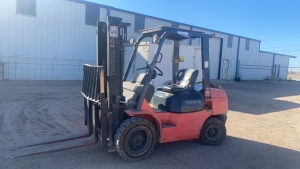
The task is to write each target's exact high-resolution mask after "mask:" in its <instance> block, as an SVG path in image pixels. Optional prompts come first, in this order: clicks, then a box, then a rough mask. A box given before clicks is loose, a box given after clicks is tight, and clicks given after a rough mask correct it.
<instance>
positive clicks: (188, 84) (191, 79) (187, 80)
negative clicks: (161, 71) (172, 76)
mask: <svg viewBox="0 0 300 169" xmlns="http://www.w3.org/2000/svg"><path fill="white" fill-rule="evenodd" d="M198 73H199V70H196V69H181V70H179V71H178V72H177V73H176V81H177V84H178V85H180V86H182V87H184V88H186V89H188V90H193V89H194V85H195V83H196V80H197V77H198Z"/></svg>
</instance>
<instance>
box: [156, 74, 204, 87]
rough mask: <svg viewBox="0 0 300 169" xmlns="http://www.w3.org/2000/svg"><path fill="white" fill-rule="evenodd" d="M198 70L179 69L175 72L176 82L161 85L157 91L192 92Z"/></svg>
mask: <svg viewBox="0 0 300 169" xmlns="http://www.w3.org/2000/svg"><path fill="white" fill-rule="evenodd" d="M198 73H199V70H196V69H181V70H179V71H178V72H177V73H176V84H172V85H163V86H162V87H159V88H158V89H157V90H158V91H164V92H168V93H178V92H192V91H194V85H195V83H196V79H197V77H198Z"/></svg>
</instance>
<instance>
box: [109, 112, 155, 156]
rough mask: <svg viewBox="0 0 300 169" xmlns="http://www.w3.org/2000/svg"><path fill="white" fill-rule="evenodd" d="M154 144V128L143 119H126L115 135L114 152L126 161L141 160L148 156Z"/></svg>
mask: <svg viewBox="0 0 300 169" xmlns="http://www.w3.org/2000/svg"><path fill="white" fill-rule="evenodd" d="M155 144H156V132H155V128H154V126H153V124H152V123H151V122H149V121H148V120H146V119H143V118H129V119H126V120H125V121H124V122H123V123H121V125H120V127H119V128H118V129H117V131H116V134H115V145H116V150H117V152H118V153H119V155H120V156H121V157H122V158H123V159H125V160H126V161H136V160H141V159H142V158H144V157H146V156H147V155H149V154H150V152H151V151H152V150H153V148H154V147H155Z"/></svg>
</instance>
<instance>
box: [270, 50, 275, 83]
mask: <svg viewBox="0 0 300 169" xmlns="http://www.w3.org/2000/svg"><path fill="white" fill-rule="evenodd" d="M274 66H275V53H273V63H272V70H271V78H272V77H273V76H274Z"/></svg>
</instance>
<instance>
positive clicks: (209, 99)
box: [13, 16, 228, 161]
mask: <svg viewBox="0 0 300 169" xmlns="http://www.w3.org/2000/svg"><path fill="white" fill-rule="evenodd" d="M129 26H130V24H129V23H124V22H122V19H121V18H117V17H110V16H109V17H107V22H100V21H98V23H97V35H96V43H97V45H96V47H97V52H96V53H97V57H96V62H97V64H96V66H91V65H84V66H83V70H84V75H83V85H82V91H81V93H82V95H83V97H84V101H83V104H84V117H85V125H86V126H87V134H83V135H77V136H71V137H67V138H63V139H60V140H51V141H46V142H39V143H34V144H30V145H21V146H15V147H14V148H15V149H22V148H25V147H33V146H40V145H47V144H54V143H61V142H66V141H70V140H80V139H81V138H85V137H91V138H92V141H89V142H84V143H80V144H78V145H72V146H70V145H69V146H66V147H60V148H56V149H53V148H51V147H50V148H49V147H48V148H46V149H45V150H42V151H41V150H40V151H38V152H36V151H32V152H27V153H21V154H18V155H15V156H13V157H20V156H28V155H35V154H42V153H48V152H56V151H62V150H68V149H72V148H78V147H84V146H90V145H95V144H97V143H99V144H100V145H102V146H107V148H108V151H109V152H115V151H117V152H118V154H119V155H120V156H121V157H122V158H123V159H125V160H126V161H136V160H141V159H143V158H145V157H146V156H148V155H149V154H150V153H151V151H152V150H153V149H154V147H155V145H156V143H167V142H174V141H182V140H192V139H199V140H200V142H201V143H203V144H207V145H218V144H220V143H221V142H222V141H223V140H224V139H225V136H226V127H225V123H226V120H227V115H226V114H227V112H228V99H227V95H226V93H225V91H224V90H223V89H222V88H221V87H219V86H217V85H215V84H214V83H212V82H210V69H209V65H210V64H209V39H210V38H212V35H209V34H205V33H203V32H197V31H192V30H185V29H178V28H173V27H167V26H160V27H154V28H150V29H145V30H141V31H140V33H141V35H140V37H139V38H138V39H137V40H135V39H134V38H130V41H128V40H127V28H128V27H129ZM149 38H152V42H153V43H155V44H157V49H156V52H155V55H154V57H153V60H152V61H151V63H149V64H147V65H146V66H145V67H140V68H137V69H135V70H133V71H134V75H133V78H132V79H128V78H127V77H128V75H129V73H130V71H131V70H132V69H133V67H132V66H133V63H134V61H135V59H136V56H137V54H136V53H137V49H138V47H139V45H140V43H141V42H142V41H143V40H144V41H145V40H149ZM195 38H200V39H201V51H202V70H196V69H181V70H179V48H180V41H182V40H185V39H195ZM166 40H171V41H173V57H172V62H171V65H170V68H171V67H172V69H171V70H170V71H172V81H173V83H172V84H170V85H163V86H160V87H157V88H155V87H154V86H153V85H151V80H153V79H155V78H156V77H157V76H162V75H163V72H162V71H161V70H160V69H159V67H158V65H159V63H160V62H161V61H162V60H163V59H164V57H163V55H162V54H161V53H160V51H161V48H162V46H163V44H164V42H165V41H166ZM128 43H130V44H131V45H132V46H133V52H132V54H131V57H130V60H129V63H128V65H127V67H126V69H125V67H124V58H125V57H124V54H125V52H124V51H125V47H124V46H125V45H126V44H128ZM162 66H165V65H162ZM199 73H202V77H203V78H202V79H198V81H201V83H196V81H197V77H198V74H199ZM170 78H171V77H170ZM197 85H198V86H199V85H200V86H201V88H202V90H197V89H196V86H197Z"/></svg>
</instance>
